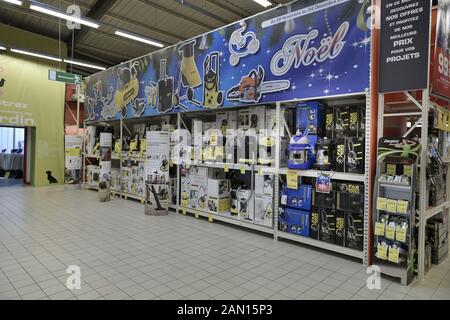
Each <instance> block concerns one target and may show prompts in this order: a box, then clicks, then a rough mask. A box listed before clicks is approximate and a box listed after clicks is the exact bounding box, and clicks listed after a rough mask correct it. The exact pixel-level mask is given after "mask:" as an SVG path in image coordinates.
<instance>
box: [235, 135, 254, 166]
mask: <svg viewBox="0 0 450 320" xmlns="http://www.w3.org/2000/svg"><path fill="white" fill-rule="evenodd" d="M237 160H238V163H245V164H251V163H254V164H256V162H257V161H258V133H257V131H256V130H255V129H248V130H239V131H238V135H237Z"/></svg>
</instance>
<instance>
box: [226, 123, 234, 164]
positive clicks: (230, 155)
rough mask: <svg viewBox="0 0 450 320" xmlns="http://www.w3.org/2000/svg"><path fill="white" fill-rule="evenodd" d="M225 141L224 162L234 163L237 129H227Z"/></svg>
mask: <svg viewBox="0 0 450 320" xmlns="http://www.w3.org/2000/svg"><path fill="white" fill-rule="evenodd" d="M225 140H226V142H225V161H224V162H226V163H236V157H237V131H236V130H227V135H226V139H225Z"/></svg>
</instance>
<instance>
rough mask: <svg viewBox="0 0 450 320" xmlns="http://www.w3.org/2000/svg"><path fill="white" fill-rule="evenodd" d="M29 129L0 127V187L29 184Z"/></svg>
mask: <svg viewBox="0 0 450 320" xmlns="http://www.w3.org/2000/svg"><path fill="white" fill-rule="evenodd" d="M27 131H28V130H27V129H26V128H20V127H0V187H9V186H17V185H23V184H24V183H27V182H29V181H27V178H26V177H27V155H28V152H27V143H26V141H27Z"/></svg>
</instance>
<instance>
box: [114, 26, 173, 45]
mask: <svg viewBox="0 0 450 320" xmlns="http://www.w3.org/2000/svg"><path fill="white" fill-rule="evenodd" d="M115 33H116V35H118V36H121V37H125V38H128V39H132V40H136V41H139V42H143V43H146V44H149V45H151V46H155V47H158V48H162V47H164V45H163V44H162V43H159V42H156V41H153V40H150V39H146V38H143V37H139V36H135V35H133V34H131V33H127V32H123V31H119V30H117V31H116V32H115Z"/></svg>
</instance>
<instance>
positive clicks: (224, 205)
mask: <svg viewBox="0 0 450 320" xmlns="http://www.w3.org/2000/svg"><path fill="white" fill-rule="evenodd" d="M207 202H208V205H207V207H208V212H210V213H214V214H224V213H227V212H230V196H224V197H214V196H208V200H207Z"/></svg>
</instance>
